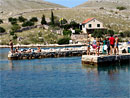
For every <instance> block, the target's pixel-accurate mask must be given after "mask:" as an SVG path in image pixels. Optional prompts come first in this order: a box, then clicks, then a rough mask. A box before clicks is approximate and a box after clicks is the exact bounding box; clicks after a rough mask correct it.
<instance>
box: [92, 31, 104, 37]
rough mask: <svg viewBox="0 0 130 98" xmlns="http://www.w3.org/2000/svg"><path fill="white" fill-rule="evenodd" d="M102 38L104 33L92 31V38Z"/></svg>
mask: <svg viewBox="0 0 130 98" xmlns="http://www.w3.org/2000/svg"><path fill="white" fill-rule="evenodd" d="M103 36H104V32H103V31H102V30H94V32H93V33H92V37H97V38H102V37H103Z"/></svg>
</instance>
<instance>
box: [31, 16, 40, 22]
mask: <svg viewBox="0 0 130 98" xmlns="http://www.w3.org/2000/svg"><path fill="white" fill-rule="evenodd" d="M30 21H31V22H38V19H37V17H32V18H31V19H30Z"/></svg>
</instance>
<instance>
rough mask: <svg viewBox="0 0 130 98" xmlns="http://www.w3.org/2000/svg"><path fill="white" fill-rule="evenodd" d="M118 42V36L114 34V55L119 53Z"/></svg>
mask: <svg viewBox="0 0 130 98" xmlns="http://www.w3.org/2000/svg"><path fill="white" fill-rule="evenodd" d="M118 42H119V38H118V37H117V36H115V46H114V53H115V55H116V53H117V54H119V49H118Z"/></svg>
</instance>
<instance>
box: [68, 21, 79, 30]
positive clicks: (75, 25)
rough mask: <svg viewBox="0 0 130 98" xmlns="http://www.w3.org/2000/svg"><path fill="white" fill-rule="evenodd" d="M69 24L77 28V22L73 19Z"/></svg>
mask: <svg viewBox="0 0 130 98" xmlns="http://www.w3.org/2000/svg"><path fill="white" fill-rule="evenodd" d="M70 25H71V28H73V29H76V28H79V24H78V23H77V22H75V21H71V22H70Z"/></svg>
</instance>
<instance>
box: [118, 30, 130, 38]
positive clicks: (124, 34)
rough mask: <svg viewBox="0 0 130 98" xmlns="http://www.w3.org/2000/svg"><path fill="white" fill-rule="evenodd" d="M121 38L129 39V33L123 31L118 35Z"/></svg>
mask: <svg viewBox="0 0 130 98" xmlns="http://www.w3.org/2000/svg"><path fill="white" fill-rule="evenodd" d="M120 36H121V37H130V31H125V32H121V33H120Z"/></svg>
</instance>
